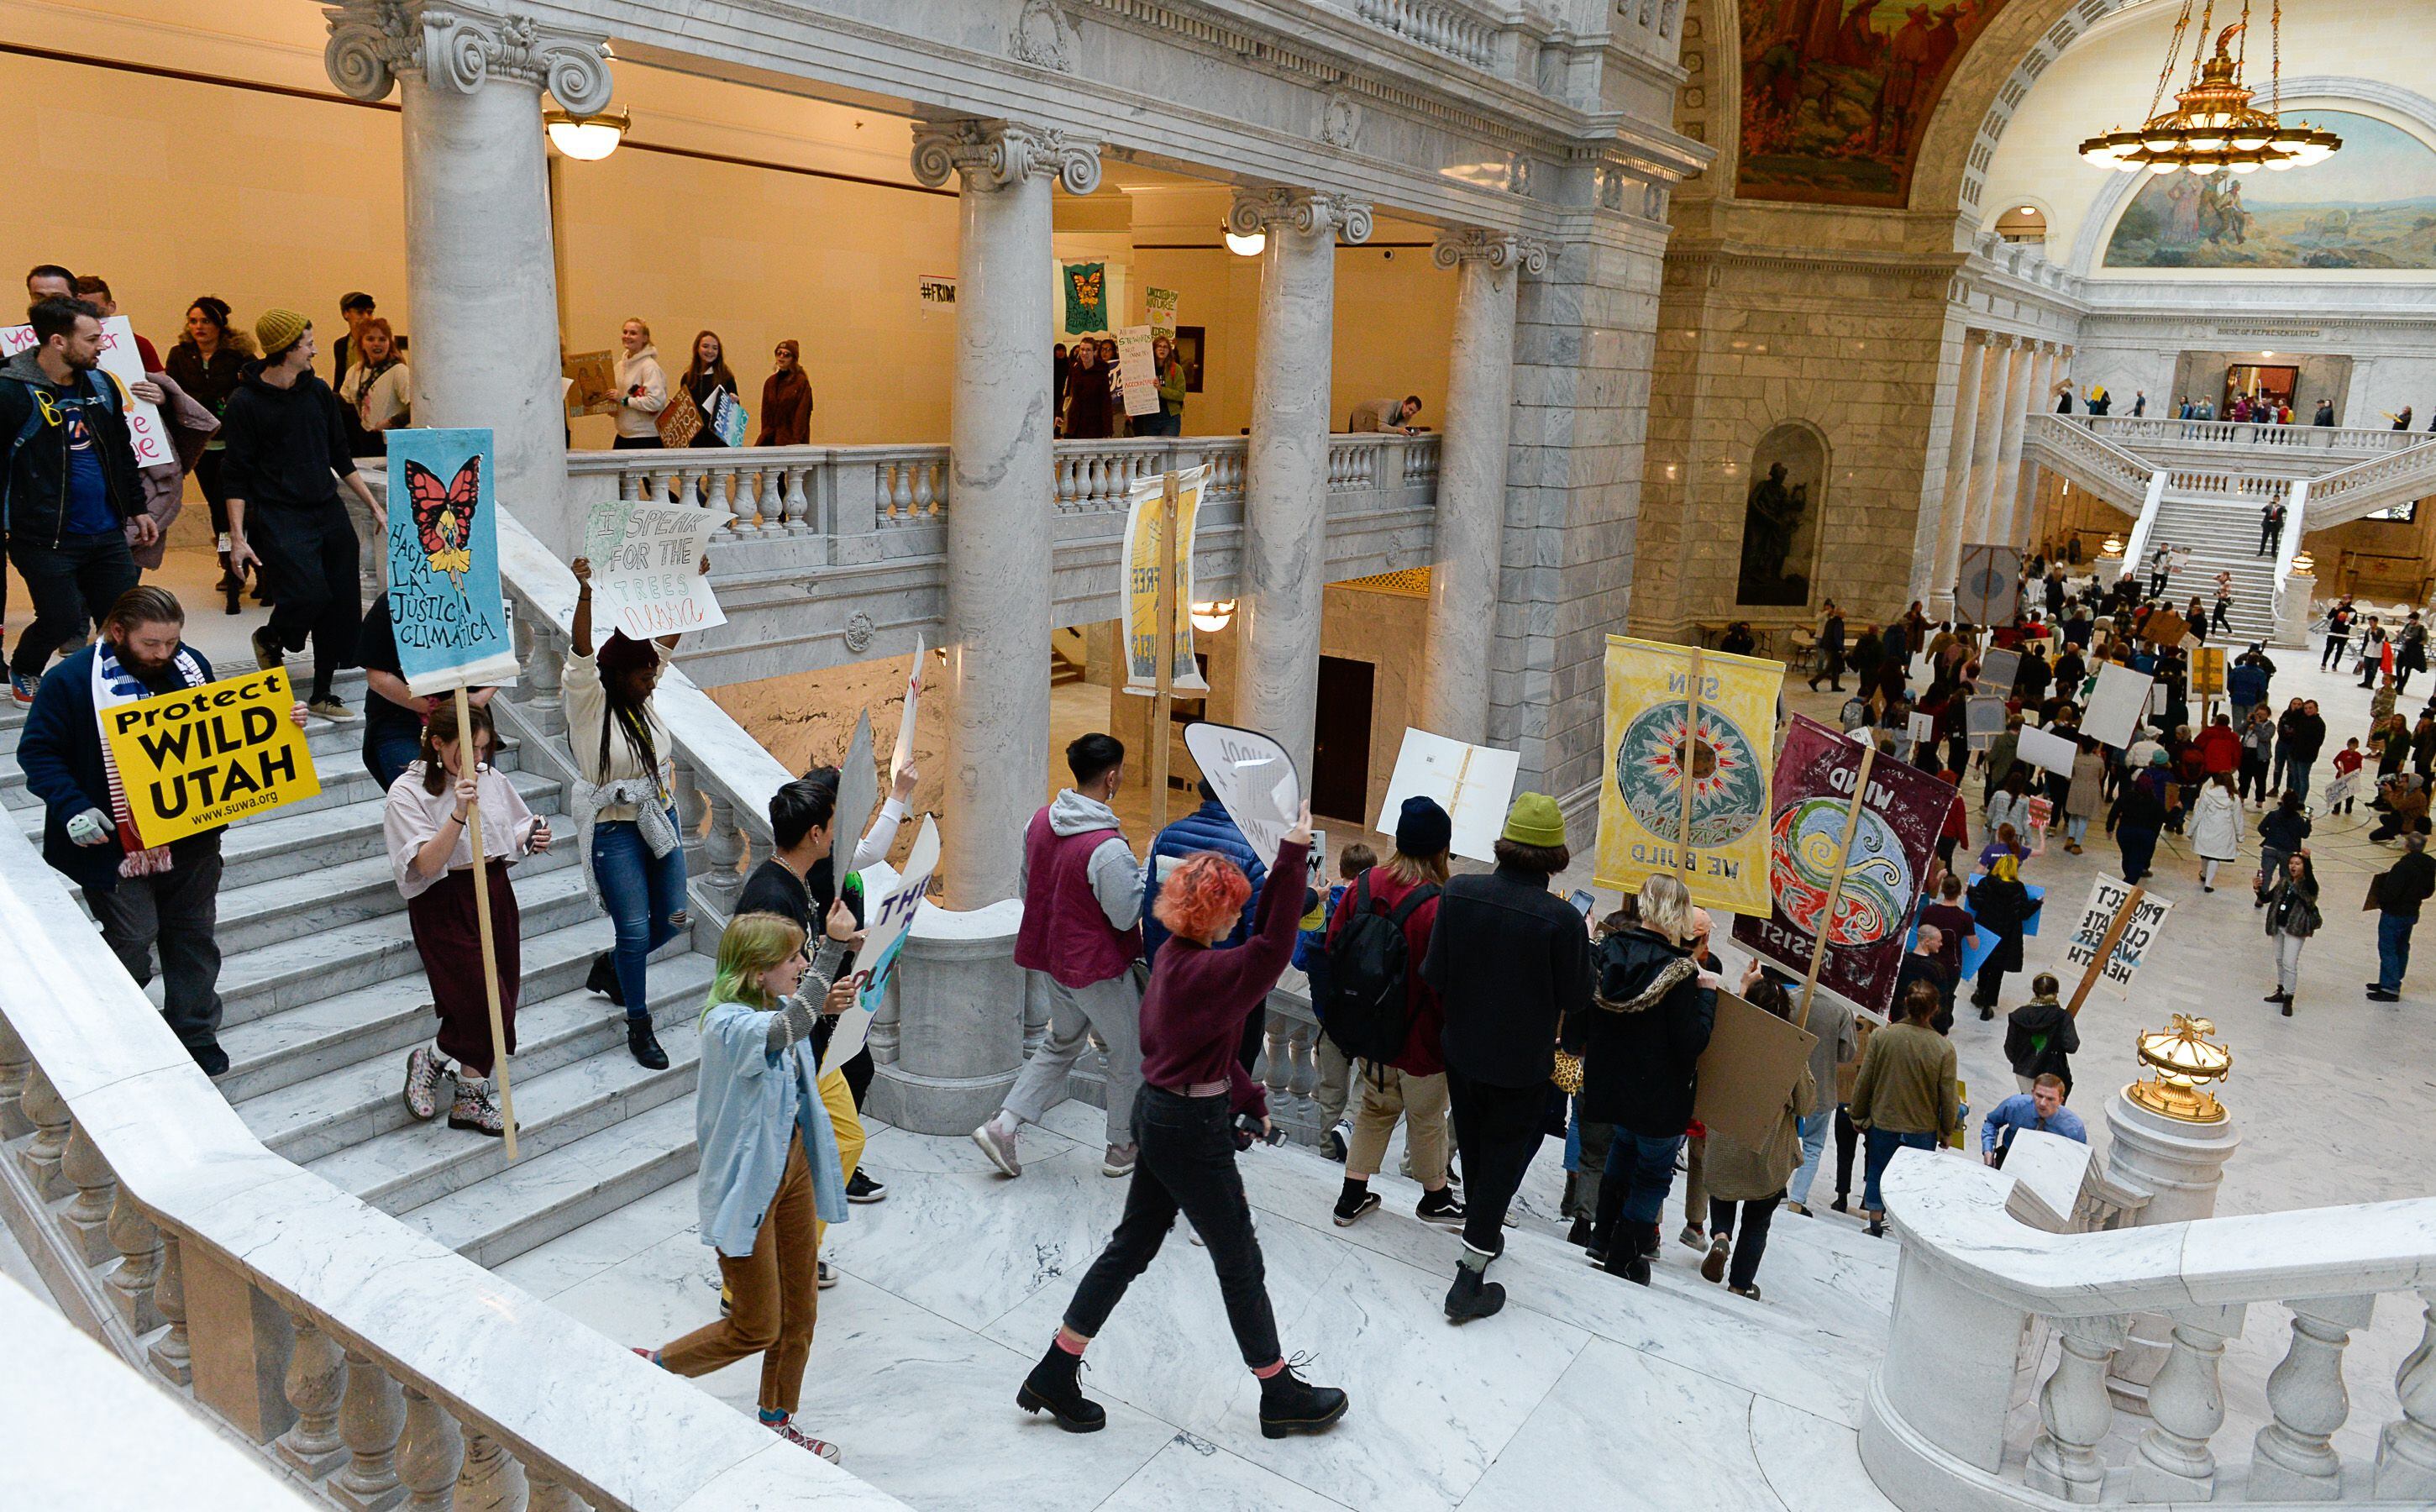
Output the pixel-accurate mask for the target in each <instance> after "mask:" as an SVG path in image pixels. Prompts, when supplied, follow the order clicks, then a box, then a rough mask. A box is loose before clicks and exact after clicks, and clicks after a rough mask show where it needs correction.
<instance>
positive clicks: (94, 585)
mask: <svg viewBox="0 0 2436 1512" xmlns="http://www.w3.org/2000/svg"><path fill="white" fill-rule="evenodd" d="M9 561H11V562H13V563H15V564H16V565H17V575H18V576H19V577H21V578H23V579H25V580H26V593H27V594H28V595H29V596H30V597H31V598H32V599H33V600H34V622H33V623H32V624H30V625H28V626H26V630H25V633H24V634H21V635H19V636H18V637H17V650H16V652H14V654H12V655H10V656H9V670H11V671H13V672H15V673H16V674H17V675H18V676H20V677H40V676H42V675H43V667H44V666H46V665H47V664H48V663H49V662H50V659H51V652H55V651H57V650H59V649H60V648H61V646H64V645H66V644H67V643H68V642H69V641H72V640H76V639H78V638H79V637H80V636H82V635H83V634H84V633H85V627H86V625H87V624H88V623H91V624H96V625H97V624H99V623H100V622H101V619H102V617H103V616H104V615H107V614H108V613H110V606H111V605H112V604H113V603H116V602H117V601H118V596H119V595H120V594H122V593H125V592H126V591H127V590H128V589H130V588H132V587H134V586H135V585H136V584H137V583H138V582H142V581H144V575H143V574H142V573H140V572H138V571H137V570H136V569H135V555H134V553H133V552H131V551H130V550H129V549H128V547H127V534H126V532H125V531H123V530H111V531H108V532H106V533H104V534H101V535H63V536H61V537H60V543H59V545H57V546H44V545H43V544H41V543H39V542H37V541H33V540H30V539H27V538H26V537H23V536H20V537H18V538H17V539H15V540H13V541H11V542H9Z"/></svg>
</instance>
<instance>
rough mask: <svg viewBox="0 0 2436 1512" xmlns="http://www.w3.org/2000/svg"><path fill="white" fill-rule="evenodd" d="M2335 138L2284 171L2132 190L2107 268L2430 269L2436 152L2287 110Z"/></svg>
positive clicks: (2369, 121) (2404, 138)
mask: <svg viewBox="0 0 2436 1512" xmlns="http://www.w3.org/2000/svg"><path fill="white" fill-rule="evenodd" d="M2304 117H2305V118H2306V119H2307V120H2309V121H2310V122H2311V123H2312V124H2314V125H2317V126H2323V127H2324V128H2326V129H2327V130H2332V131H2333V132H2334V133H2335V134H2336V135H2338V136H2340V137H2341V138H2342V139H2343V147H2342V150H2341V151H2340V152H2338V153H2336V154H2335V155H2334V156H2333V157H2331V158H2328V159H2327V160H2326V161H2325V162H2323V163H2320V164H2316V165H2312V166H2309V167H2305V168H2295V169H2292V170H2290V171H2288V172H2284V173H2273V172H2260V173H2251V174H2243V175H2234V174H2229V173H2219V174H2214V175H2211V176H2209V177H2206V178H2195V177H2193V176H2192V175H2190V174H2187V173H2175V174H2169V175H2166V177H2164V178H2152V179H2150V180H2149V181H2148V182H2145V183H2143V184H2141V185H2140V188H2139V191H2138V192H2137V193H2136V194H2134V195H2133V196H2132V197H2131V203H2130V204H2128V205H2126V206H2125V207H2124V209H2123V215H2122V217H2121V218H2119V219H2117V220H2116V221H2115V222H2114V234H2113V235H2111V236H2109V237H2108V238H2107V242H2106V257H2105V266H2106V267H2109V268H2142V269H2149V268H2203V269H2236V268H2238V269H2263V270H2269V269H2271V270H2274V271H2279V272H2282V271H2296V270H2310V269H2359V268H2373V269H2426V268H2436V149H2431V148H2429V147H2428V146H2427V143H2425V142H2423V141H2421V140H2420V139H2419V138H2417V137H2415V136H2413V135H2411V134H2410V132H2408V131H2405V130H2402V129H2401V128H2400V127H2397V126H2392V125H2389V124H2387V123H2386V122H2384V121H2380V120H2375V119H2373V118H2371V117H2369V116H2366V115H2354V114H2352V113H2349V112H2347V111H2325V110H2312V111H2306V112H2300V111H2287V112H2285V113H2284V116H2283V118H2284V119H2285V120H2286V121H2291V122H2297V121H2299V120H2301V119H2303V118H2304Z"/></svg>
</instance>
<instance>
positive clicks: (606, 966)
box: [583, 950, 626, 1008]
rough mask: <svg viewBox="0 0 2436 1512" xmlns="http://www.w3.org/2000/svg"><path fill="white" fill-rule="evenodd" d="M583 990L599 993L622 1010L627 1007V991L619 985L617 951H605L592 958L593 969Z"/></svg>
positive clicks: (587, 975) (585, 980) (585, 979)
mask: <svg viewBox="0 0 2436 1512" xmlns="http://www.w3.org/2000/svg"><path fill="white" fill-rule="evenodd" d="M583 990H584V991H586V992H597V993H599V994H600V996H602V997H603V998H606V999H609V1000H610V1001H611V1002H614V1003H616V1004H617V1005H618V1007H620V1008H623V1007H625V1006H626V994H625V990H624V989H623V988H621V987H619V986H618V958H617V952H616V951H614V950H603V951H601V952H600V954H599V955H597V956H594V957H593V958H592V969H591V971H589V972H587V973H586V974H585V975H584V978H583Z"/></svg>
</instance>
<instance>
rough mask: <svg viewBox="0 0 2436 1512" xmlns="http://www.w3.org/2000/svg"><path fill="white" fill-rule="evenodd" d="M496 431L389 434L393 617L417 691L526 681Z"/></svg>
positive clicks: (401, 657)
mask: <svg viewBox="0 0 2436 1512" xmlns="http://www.w3.org/2000/svg"><path fill="white" fill-rule="evenodd" d="M492 461H493V454H492V450H491V433H490V431H488V430H396V431H392V432H390V437H389V617H390V624H391V626H392V628H393V629H394V630H395V632H396V634H397V661H398V666H399V667H400V668H401V669H403V670H404V671H405V673H406V686H407V687H408V688H409V690H410V691H412V692H413V693H414V694H415V695H416V696H417V697H424V696H427V695H429V694H433V693H444V692H446V691H447V690H449V689H450V688H453V687H483V686H495V685H497V684H501V683H513V682H514V681H515V680H516V653H515V643H514V641H513V637H512V635H511V633H510V630H509V621H508V610H507V601H506V600H505V599H503V598H502V597H501V596H500V592H499V506H498V498H497V495H496V494H495V493H494V492H493V485H492V475H493V474H494V473H495V472H496V468H494V467H493V465H492Z"/></svg>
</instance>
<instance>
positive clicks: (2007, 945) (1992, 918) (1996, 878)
mask: <svg viewBox="0 0 2436 1512" xmlns="http://www.w3.org/2000/svg"><path fill="white" fill-rule="evenodd" d="M2020 867H2021V862H2020V861H2018V860H2015V859H2014V858H2013V857H2011V856H1999V857H1997V858H1996V859H1995V860H1994V861H1992V862H1991V863H1990V864H1989V867H1988V875H1986V876H1985V877H1982V878H1979V880H1977V881H1975V882H1974V883H1972V884H1971V916H1972V917H1973V918H1975V919H1976V920H1978V921H1979V927H1980V928H1981V929H1983V930H1987V931H1988V932H1989V933H1991V934H1992V935H1994V936H1995V937H1996V946H1995V948H1993V949H1992V950H1990V951H1989V952H1988V959H1987V960H1986V961H1984V962H1981V963H1980V965H1979V980H1978V981H1977V982H1975V983H1974V984H1973V985H1972V988H1971V1001H1972V1002H1973V1003H1974V1004H1975V1005H1976V1006H1977V1008H1978V1009H1979V1017H1982V1018H1993V1017H1995V1016H1996V1014H1995V1009H1996V994H1997V991H1998V990H1999V989H2000V988H2002V987H2003V986H2004V984H2005V973H2006V972H2008V971H2019V970H2021V969H2022V928H2023V926H2024V925H2026V924H2027V923H2029V921H2030V915H2031V914H2032V913H2035V912H2038V905H2037V904H2036V903H2033V902H2031V901H2030V890H2029V889H2028V888H2027V887H2024V886H2023V885H2022V878H2021V871H2020Z"/></svg>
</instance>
